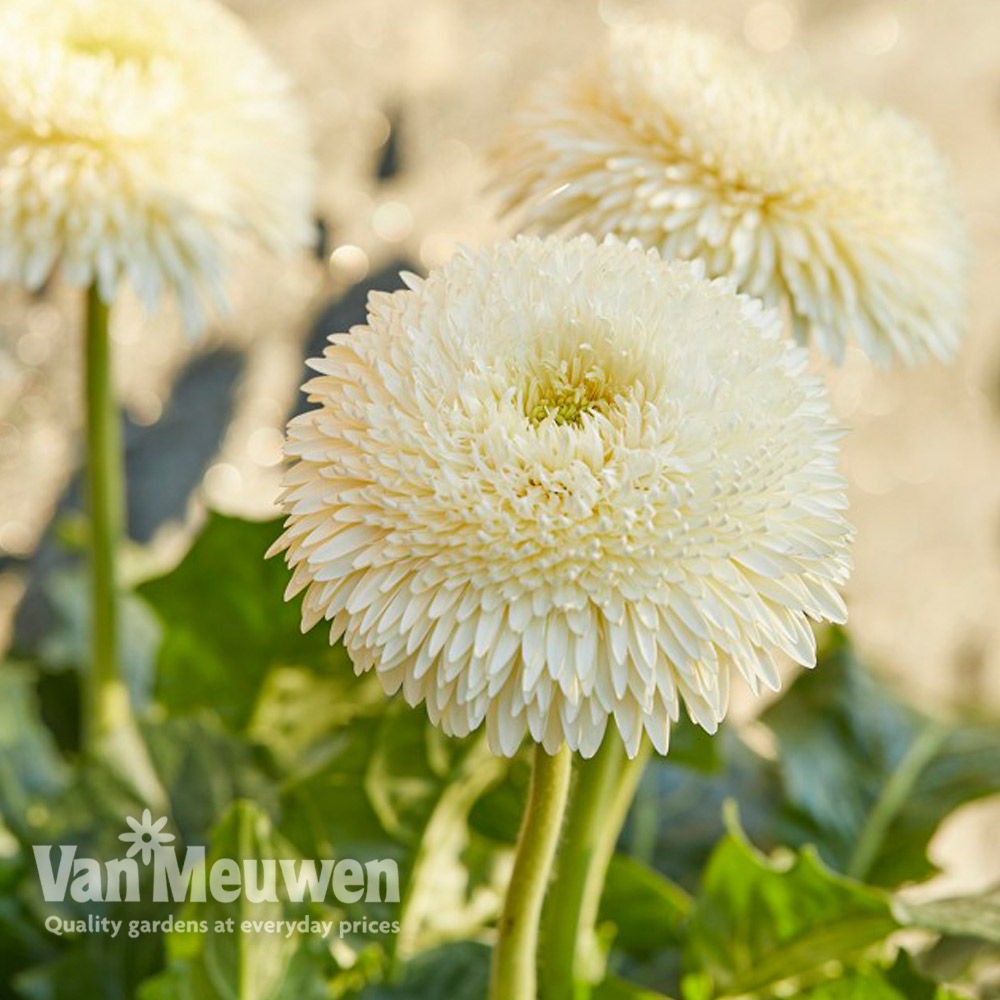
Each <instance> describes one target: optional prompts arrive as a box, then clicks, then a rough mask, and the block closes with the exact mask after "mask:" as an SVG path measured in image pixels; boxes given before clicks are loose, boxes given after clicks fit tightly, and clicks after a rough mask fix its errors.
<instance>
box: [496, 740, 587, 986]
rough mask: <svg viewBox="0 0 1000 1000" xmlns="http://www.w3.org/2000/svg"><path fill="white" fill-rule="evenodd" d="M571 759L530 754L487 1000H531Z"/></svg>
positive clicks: (563, 755) (539, 750)
mask: <svg viewBox="0 0 1000 1000" xmlns="http://www.w3.org/2000/svg"><path fill="white" fill-rule="evenodd" d="M571 768H572V756H571V754H570V752H569V750H568V749H567V748H566V747H563V748H562V749H561V750H560V751H559V753H557V754H556V755H555V756H550V755H549V754H548V753H546V752H545V749H544V748H543V747H541V746H537V747H536V748H535V759H534V765H533V767H532V772H531V788H530V790H529V792H528V804H527V805H526V806H525V810H524V819H523V820H522V821H521V832H520V833H519V834H518V838H517V853H516V855H515V858H514V870H513V872H512V873H511V877H510V886H509V887H508V889H507V900H506V902H505V904H504V908H503V913H502V914H501V916H500V925H499V937H498V939H497V944H496V949H495V950H494V952H493V974H492V982H491V987H490V1000H535V997H536V995H537V978H538V977H537V961H538V959H537V953H538V923H539V920H540V918H541V915H542V902H543V900H544V899H545V890H546V888H547V887H548V884H549V875H550V874H551V871H552V862H553V859H554V858H555V854H556V848H557V846H558V844H559V835H560V832H561V831H562V821H563V814H564V812H565V810H566V799H567V797H568V794H569V779H570V773H571Z"/></svg>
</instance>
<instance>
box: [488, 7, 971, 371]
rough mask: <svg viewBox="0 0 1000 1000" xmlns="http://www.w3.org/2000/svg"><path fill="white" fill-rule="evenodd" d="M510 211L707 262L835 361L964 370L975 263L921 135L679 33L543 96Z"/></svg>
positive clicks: (501, 163) (521, 124) (528, 123)
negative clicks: (955, 362)
mask: <svg viewBox="0 0 1000 1000" xmlns="http://www.w3.org/2000/svg"><path fill="white" fill-rule="evenodd" d="M497 150H498V153H497V160H498V164H497V166H498V186H499V188H500V191H501V193H502V197H503V201H504V204H505V206H506V207H507V208H511V209H512V208H520V209H522V210H523V216H524V218H525V219H526V220H527V221H528V222H529V223H531V224H534V225H536V226H538V227H540V228H542V229H546V230H553V229H560V228H568V229H570V230H577V231H587V232H590V233H593V234H595V235H597V236H601V235H604V234H607V233H614V234H617V235H619V236H622V237H626V238H631V237H635V238H637V239H639V240H641V241H642V242H643V243H644V244H645V245H647V246H655V247H657V248H658V249H660V250H661V252H662V253H663V254H664V256H667V257H672V256H673V257H680V258H683V259H688V260H701V261H703V262H704V264H705V266H706V268H707V270H708V273H709V274H711V275H729V276H731V277H733V278H734V279H735V280H736V281H737V283H738V285H739V287H740V289H741V291H744V292H747V293H749V294H751V295H755V296H758V297H760V298H762V299H763V300H764V301H765V302H766V303H767V304H768V305H777V304H778V303H779V302H781V301H782V300H784V301H785V302H787V304H788V306H789V309H790V313H791V317H792V321H793V323H794V327H795V331H796V334H797V336H798V338H799V339H800V340H801V341H805V340H806V339H807V338H809V337H812V338H814V339H815V341H816V342H817V343H818V344H819V346H820V348H821V349H822V350H823V351H824V352H825V353H826V354H827V355H829V356H830V357H832V358H834V359H835V360H837V361H839V360H841V359H842V358H843V355H844V348H845V346H846V344H847V343H848V342H849V341H854V342H855V343H857V344H858V346H860V347H861V348H862V350H864V351H865V352H866V353H867V354H868V355H869V356H870V357H872V358H874V359H876V360H878V361H880V362H886V361H888V360H890V359H891V358H892V357H893V356H894V355H898V356H900V357H901V358H903V359H904V360H906V361H907V362H914V361H917V360H920V359H923V358H925V357H926V356H928V355H934V356H937V357H939V358H944V359H946V358H948V357H950V356H951V355H952V354H953V352H954V350H955V347H956V345H957V342H958V339H959V337H960V334H961V332H962V328H963V325H964V314H965V265H966V248H965V238H964V231H963V227H962V224H961V220H960V218H959V214H958V210H957V207H956V199H955V196H954V194H953V192H952V188H951V185H950V182H949V177H948V172H947V169H946V167H945V165H944V163H943V161H942V160H941V158H940V157H939V155H938V154H937V152H936V150H935V149H934V147H933V145H932V143H931V141H930V139H929V137H928V136H927V135H926V134H925V132H924V131H923V129H922V128H921V127H920V126H918V125H916V124H914V123H913V122H911V121H908V120H907V119H905V118H904V117H902V116H900V115H898V114H896V113H894V112H892V111H888V110H883V109H879V108H875V107H873V106H872V105H870V104H868V103H866V102H864V101H862V100H860V99H856V98H848V99H834V98H833V97H830V96H828V95H826V94H824V93H821V92H819V91H817V90H815V89H813V88H811V87H809V86H807V85H801V84H797V83H793V82H792V81H786V80H779V79H775V78H774V77H772V76H771V75H770V74H768V73H767V72H766V71H765V70H764V69H763V67H762V66H761V65H760V64H759V63H758V62H757V61H756V60H755V59H754V58H753V57H751V56H750V55H749V54H747V53H745V52H744V51H742V50H740V49H738V48H736V47H733V46H730V45H727V44H725V43H723V42H722V41H720V40H719V39H717V38H714V37H712V36H710V35H705V34H701V33H698V32H694V31H691V30H689V29H687V28H685V27H682V26H670V25H659V26H652V27H651V26H648V25H646V26H643V27H642V28H641V29H639V28H621V29H618V30H616V31H615V32H613V33H612V35H611V37H610V39H609V43H608V46H607V49H606V51H605V52H604V53H603V54H602V55H601V56H600V57H599V58H597V59H595V60H594V61H593V62H591V63H589V64H588V65H586V66H583V67H581V68H579V69H577V70H575V71H573V72H570V73H567V74H563V75H560V76H557V77H553V78H551V79H549V80H547V81H544V82H543V83H542V84H540V85H539V86H537V87H536V89H535V90H534V92H533V93H532V94H531V95H530V96H529V99H528V100H527V103H526V104H525V105H524V107H523V108H522V109H521V110H520V111H519V112H518V113H517V115H516V116H515V117H514V119H513V121H512V123H511V126H510V128H509V129H508V131H507V133H506V134H505V135H504V136H503V138H502V140H501V142H500V143H498V146H497Z"/></svg>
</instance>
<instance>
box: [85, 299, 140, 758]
mask: <svg viewBox="0 0 1000 1000" xmlns="http://www.w3.org/2000/svg"><path fill="white" fill-rule="evenodd" d="M108 313H109V310H108V306H107V305H106V304H105V303H104V302H103V301H102V300H101V297H100V295H99V294H98V291H97V289H96V287H91V289H90V290H89V292H88V293H87V319H86V345H85V351H84V354H85V396H86V438H87V499H88V507H89V517H90V572H91V576H90V596H91V611H92V613H91V662H90V665H89V670H88V672H87V678H86V687H85V698H84V719H83V734H84V741H85V746H86V748H87V749H88V750H90V751H94V750H95V749H97V748H98V747H99V746H100V745H101V744H102V743H103V742H104V741H105V739H106V738H107V737H108V736H109V735H110V734H111V733H113V732H115V730H117V729H118V728H120V727H121V726H122V725H124V724H126V723H127V722H128V721H129V719H130V712H129V701H128V691H127V689H126V687H125V684H124V682H123V681H122V678H121V675H120V672H119V667H118V635H117V628H118V614H117V609H118V576H117V553H118V541H119V537H120V535H121V530H122V514H123V507H124V502H123V501H124V485H123V477H122V457H121V433H120V425H119V421H118V407H117V405H116V403H115V394H114V389H113V386H112V381H111V351H110V342H109V337H108Z"/></svg>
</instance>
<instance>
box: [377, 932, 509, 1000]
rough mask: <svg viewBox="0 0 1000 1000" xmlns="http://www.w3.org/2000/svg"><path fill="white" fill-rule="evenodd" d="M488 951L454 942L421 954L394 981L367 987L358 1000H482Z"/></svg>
mask: <svg viewBox="0 0 1000 1000" xmlns="http://www.w3.org/2000/svg"><path fill="white" fill-rule="evenodd" d="M489 978H490V949H489V948H488V947H487V946H486V945H484V944H480V943H478V942H476V941H457V942H454V943H453V944H447V945H442V946H441V947H439V948H434V949H432V950H430V951H425V952H423V953H422V954H420V955H417V956H416V957H414V958H413V959H412V960H411V961H409V962H408V963H407V964H406V966H405V968H404V970H403V974H402V975H401V976H400V977H399V978H398V979H397V980H395V981H393V982H390V983H382V984H379V985H377V986H373V987H370V988H369V989H367V990H365V991H364V992H363V993H362V994H361V998H362V1000H417V998H419V1000H486V995H487V993H488V990H489Z"/></svg>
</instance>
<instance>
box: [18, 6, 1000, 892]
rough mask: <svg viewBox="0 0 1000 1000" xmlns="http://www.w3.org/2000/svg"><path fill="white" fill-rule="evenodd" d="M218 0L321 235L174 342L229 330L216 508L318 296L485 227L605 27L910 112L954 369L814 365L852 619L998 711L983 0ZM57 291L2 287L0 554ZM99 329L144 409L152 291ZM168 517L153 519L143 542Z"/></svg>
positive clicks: (996, 113)
mask: <svg viewBox="0 0 1000 1000" xmlns="http://www.w3.org/2000/svg"><path fill="white" fill-rule="evenodd" d="M233 6H234V7H235V9H237V10H238V12H239V13H240V14H241V15H243V16H244V17H245V18H246V19H247V21H248V22H249V23H250V25H251V27H252V29H253V30H254V31H255V33H256V34H257V35H258V36H259V37H260V39H261V40H262V42H263V43H264V44H265V46H266V47H267V48H268V49H269V50H270V51H271V53H272V54H273V55H274V57H275V58H276V59H277V60H278V61H279V62H280V63H282V64H283V65H284V66H285V67H286V68H287V70H288V71H289V72H290V74H291V75H292V76H293V78H294V80H295V82H296V85H297V87H298V89H299V91H300V93H301V95H302V97H303V99H304V101H305V102H306V104H307V107H308V110H309V113H310V117H311V119H312V123H313V129H314V136H315V147H316V152H317V154H318V156H319V159H320V163H321V187H320V192H319V211H320V213H321V214H322V215H323V216H324V217H325V218H326V219H327V220H328V222H329V224H330V226H331V232H332V236H331V243H330V248H329V249H330V250H331V252H332V253H331V256H330V258H329V259H328V260H327V261H326V262H325V263H323V264H319V263H317V262H314V261H308V260H300V261H296V262H284V263H279V262H274V261H270V260H262V259H255V258H249V259H246V260H244V261H243V263H242V264H241V270H240V275H239V277H238V280H237V281H236V282H235V285H234V294H233V300H234V311H233V315H232V316H231V317H229V318H228V319H226V320H224V321H222V322H220V323H219V324H218V326H217V328H216V329H214V330H213V331H212V332H211V333H210V334H209V335H208V337H207V338H206V340H205V341H203V342H202V343H200V344H199V345H197V348H196V349H199V350H200V349H204V348H205V347H206V346H208V345H215V344H219V343H232V344H238V345H241V346H243V347H245V348H246V349H247V350H248V352H249V355H250V365H249V369H248V372H247V376H246V378H245V380H244V385H243V388H242V391H241V395H240V402H239V408H238V414H237V419H236V421H235V423H234V424H233V426H232V428H231V430H230V432H229V434H228V436H227V439H226V442H225V444H224V448H223V451H222V453H221V454H220V456H219V458H218V460H217V461H216V463H215V464H214V465H213V466H212V468H211V469H210V470H209V474H208V477H207V479H206V483H205V486H204V490H203V499H205V500H207V501H208V502H209V503H211V504H212V505H214V506H216V507H220V508H222V509H224V510H230V511H238V512H244V513H248V514H256V515H264V514H267V513H268V512H269V511H271V509H272V508H271V504H272V501H273V498H274V495H275V491H276V485H277V477H278V471H279V462H280V441H281V436H280V427H281V424H282V421H283V418H284V415H285V414H286V412H287V409H288V406H289V405H290V403H291V401H292V400H293V399H294V394H295V391H296V386H295V383H296V381H297V379H298V374H299V367H298V350H299V347H298V345H299V344H300V342H301V338H302V337H303V336H304V333H305V331H306V328H307V326H308V323H309V320H310V318H311V312H312V310H313V309H314V308H315V306H316V305H317V304H318V303H319V302H320V301H321V297H326V296H329V295H331V294H334V293H336V292H337V291H338V290H342V289H343V288H346V287H347V286H348V285H349V284H350V283H351V282H352V281H353V280H356V279H358V278H360V277H362V276H363V275H364V274H365V273H366V272H370V271H373V270H375V269H377V268H379V267H380V266H382V265H384V264H385V263H387V262H388V261H390V260H392V259H395V258H397V257H399V256H405V257H407V258H408V259H410V260H411V261H413V262H414V263H417V264H420V265H422V266H424V267H430V266H433V265H434V264H436V263H438V262H439V261H441V260H442V259H444V258H445V257H446V256H447V255H448V254H449V252H450V251H451V249H452V247H453V246H454V245H455V243H456V242H466V243H470V244H477V243H480V242H482V241H483V240H485V239H488V238H489V237H490V236H492V235H496V234H498V233H502V232H504V231H505V227H504V226H503V225H502V224H501V223H498V222H497V221H496V220H495V218H494V214H493V207H492V205H491V203H490V200H489V199H488V197H485V196H484V194H483V189H484V186H485V184H486V181H487V176H488V175H487V171H486V167H485V163H484V158H483V150H484V148H485V147H486V146H487V145H488V143H489V142H490V140H491V138H492V136H493V135H494V133H495V130H496V128H497V126H498V125H499V123H500V121H501V120H502V118H503V117H504V116H505V115H506V114H507V113H508V112H509V110H510V108H511V106H512V104H513V103H514V101H515V100H516V98H517V96H518V94H519V92H520V91H521V90H522V88H523V87H524V86H525V85H526V84H527V83H528V82H529V81H530V80H531V79H533V78H534V77H536V76H538V75H541V74H542V73H544V72H546V71H547V70H549V69H551V68H553V67H556V66H559V65H563V64H566V63H569V62H572V61H575V60H577V59H579V58H581V57H584V56H585V55H586V54H587V53H588V51H590V50H591V49H592V48H593V47H594V46H595V45H596V44H598V42H599V39H600V36H601V33H602V31H604V30H605V26H606V25H607V24H611V23H614V22H616V21H617V20H620V19H631V18H635V17H658V16H667V17H680V18H683V19H685V20H688V21H690V22H691V23H693V24H696V25H702V26H707V27H711V28H714V29H716V30H718V31H720V32H722V33H723V34H725V35H727V36H729V37H731V38H736V39H740V40H742V41H743V42H745V43H746V44H748V45H750V46H752V47H754V48H756V49H757V50H759V51H761V52H763V53H766V54H769V56H770V57H771V58H773V59H776V60H782V61H784V62H786V63H788V64H789V65H790V66H792V67H793V68H794V69H795V70H796V71H799V72H805V73H807V74H810V75H812V76H814V77H816V78H817V79H819V80H820V81H822V82H823V83H824V84H825V85H827V86H828V87H829V88H831V89H833V90H835V91H841V92H848V91H855V92H859V93H862V94H864V95H866V96H868V97H869V98H871V99H873V100H876V101H879V102H886V103H889V104H891V105H893V106H895V107H896V108H898V109H900V110H902V111H904V112H906V113H908V114H910V115H912V116H914V117H916V118H918V119H920V120H921V121H923V122H924V123H925V124H926V125H927V126H928V127H929V129H930V130H931V132H932V133H933V135H934V136H935V138H936V140H937V142H938V143H939V145H940V147H941V148H942V149H943V150H944V152H945V154H946V155H947V157H948V158H949V159H950V161H951V163H952V165H953V168H954V172H955V176H956V178H957V182H958V184H959V187H960V191H961V197H962V201H963V204H964V207H965V212H966V216H967V219H968V225H969V229H970V231H971V235H972V239H973V242H974V245H975V251H976V260H975V270H974V274H973V280H972V288H971V301H972V309H971V317H970V329H969V334H968V337H967V339H966V342H965V345H964V348H963V350H962V353H961V356H960V358H959V360H958V363H957V364H956V365H954V366H953V367H943V366H940V365H927V366H925V367H923V368H920V369H917V370H913V371H890V372H880V371H876V370H873V369H872V368H871V367H870V366H869V365H868V363H867V362H866V361H865V360H864V358H862V357H861V356H859V355H857V354H853V355H852V356H851V357H850V358H849V360H848V363H847V364H846V366H845V367H844V368H843V369H840V370H837V369H833V368H831V367H825V368H824V370H825V373H826V374H827V375H828V378H829V382H830V385H831V389H832V392H833V394H834V397H835V400H836V405H837V409H838V412H839V413H840V415H841V417H842V419H843V420H844V422H845V423H846V424H847V425H848V426H849V427H850V428H851V430H852V434H851V435H850V437H849V439H848V440H847V442H846V467H847V473H848V475H849V477H850V480H851V483H852V501H853V506H852V517H853V520H854V522H855V524H856V525H857V527H858V538H857V544H856V548H855V560H856V571H855V574H854V577H853V580H852V582H851V584H850V588H849V595H848V596H849V604H850V607H851V615H852V618H851V628H852V631H853V632H854V634H855V636H856V638H857V640H858V642H859V643H860V645H861V646H862V648H863V649H864V650H865V651H866V652H867V653H869V654H870V655H871V657H872V658H874V659H875V660H876V661H877V662H878V663H879V664H880V666H881V667H882V668H883V669H884V671H885V672H886V673H887V674H888V675H889V676H891V677H892V678H893V679H895V681H896V682H897V684H898V686H899V687H900V688H901V689H902V690H903V691H904V693H906V694H907V695H908V696H909V697H910V698H911V699H913V700H916V701H917V702H920V703H923V704H924V705H925V706H932V707H935V708H938V709H948V708H951V707H954V708H962V709H972V710H974V711H976V712H984V713H989V714H991V715H992V716H993V717H996V716H998V715H1000V343H998V334H1000V289H998V288H997V287H996V286H997V284H998V283H1000V0H891V2H876V3H871V2H866V0H797V2H793V0H601V2H598V0H420V2H415V0H234V2H233ZM390 119H392V120H398V122H399V123H400V128H399V135H398V141H399V143H400V153H401V165H402V169H401V172H400V173H399V174H398V176H397V177H395V178H393V179H392V180H390V181H389V182H387V183H379V182H378V180H377V178H376V176H375V164H376V163H377V162H378V159H379V157H380V155H381V151H382V148H383V146H384V143H385V142H386V139H387V136H388V134H389V123H390ZM76 309H77V302H76V297H75V295H74V294H73V293H72V292H67V291H65V290H60V289H56V290H54V292H53V294H51V295H50V296H48V297H47V298H45V299H44V300H29V299H27V298H26V297H25V296H23V295H22V294H21V293H19V292H17V291H15V290H11V289H6V290H0V551H7V552H10V553H14V554H23V553H26V552H28V551H30V549H31V548H32V546H33V545H34V542H35V540H36V538H37V535H38V532H40V531H41V530H42V528H43V527H44V525H45V523H46V522H47V520H48V518H49V516H50V513H51V508H52V505H53V504H54V502H55V500H56V498H57V496H58V494H59V492H60V491H61V489H62V488H63V485H64V483H65V481H66V479H67V477H68V476H69V475H70V473H71V471H72V469H71V464H72V461H73V454H74V450H73V449H74V447H75V441H76V437H77V432H78V427H79V422H80V413H79V408H78V406H77V402H76V400H77V391H78V390H77V345H76V340H77V337H76V328H77V323H76V318H77V313H76ZM114 335H115V340H116V342H117V345H118V348H119V351H118V359H117V360H118V363H119V376H120V380H121V384H122V391H123V395H124V397H125V399H126V401H127V403H128V405H129V406H130V407H131V408H132V410H133V411H134V413H135V414H136V415H137V416H138V418H139V419H140V420H143V421H146V422H154V421H155V420H156V419H157V418H158V416H159V414H160V411H161V410H162V406H163V402H164V394H165V393H166V391H167V389H168V387H169V385H170V381H171V378H172V376H173V374H174V373H175V372H176V370H177V369H178V367H179V366H180V364H181V363H182V362H183V360H184V359H185V358H186V357H187V355H188V353H189V351H190V350H191V347H190V345H189V344H188V343H187V342H186V341H185V339H184V335H183V334H182V333H181V332H180V330H179V328H178V325H177V324H176V322H175V320H174V317H173V316H172V315H171V314H170V313H169V311H166V312H165V313H164V314H163V315H161V316H159V317H156V318H155V319H154V320H153V321H148V320H146V319H145V318H144V317H142V315H141V314H140V313H139V311H138V310H137V309H136V308H134V307H133V306H127V307H126V308H124V309H122V310H121V311H120V312H119V313H118V315H117V316H116V323H115V330H114ZM195 507H197V505H195ZM192 517H193V519H195V520H196V519H197V509H193V510H192ZM181 535H182V532H181V531H179V530H174V531H166V532H164V538H163V539H161V543H162V544H161V545H160V546H159V547H158V551H159V552H160V553H161V555H162V554H163V553H169V552H171V551H175V550H176V548H177V546H178V545H179V544H181V542H180V537H181ZM163 557H164V558H169V554H167V555H164V556H163ZM144 565H146V563H143V562H140V563H139V564H138V565H137V566H136V571H137V572H141V571H142V569H143V566H144ZM18 588H19V583H18V581H17V578H16V575H14V574H7V575H6V576H4V577H2V578H0V607H5V608H7V609H9V608H10V607H11V606H12V604H13V602H14V601H15V600H16V597H17V594H18ZM4 617H6V615H5V616H4ZM991 817H992V818H993V819H994V821H995V820H996V819H1000V808H998V807H996V806H995V805H994V806H991V805H989V804H986V805H980V806H977V807H974V808H973V809H971V810H967V815H966V816H965V817H964V818H963V817H959V818H958V819H957V820H956V821H955V823H954V824H953V827H954V828H953V829H952V830H949V831H946V832H945V835H944V836H943V837H942V838H941V841H940V843H939V844H938V845H937V846H936V848H935V851H936V853H938V855H939V860H943V861H945V863H946V864H947V865H948V867H949V871H950V873H951V879H952V881H954V882H955V883H956V887H960V886H959V884H961V885H969V886H970V887H972V888H977V887H978V888H981V887H982V885H983V882H984V877H987V876H989V877H992V878H993V879H997V878H1000V859H998V858H997V852H996V851H995V850H994V849H992V848H993V845H992V844H991V843H990V842H989V840H988V826H989V822H990V818H991Z"/></svg>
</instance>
